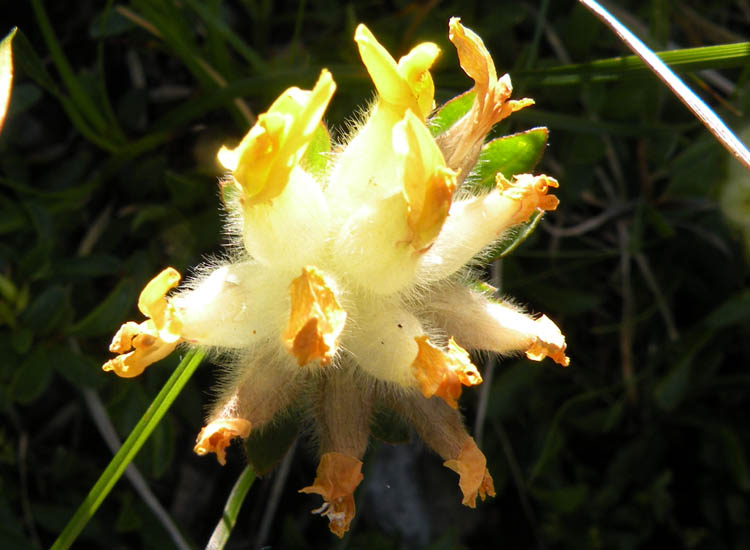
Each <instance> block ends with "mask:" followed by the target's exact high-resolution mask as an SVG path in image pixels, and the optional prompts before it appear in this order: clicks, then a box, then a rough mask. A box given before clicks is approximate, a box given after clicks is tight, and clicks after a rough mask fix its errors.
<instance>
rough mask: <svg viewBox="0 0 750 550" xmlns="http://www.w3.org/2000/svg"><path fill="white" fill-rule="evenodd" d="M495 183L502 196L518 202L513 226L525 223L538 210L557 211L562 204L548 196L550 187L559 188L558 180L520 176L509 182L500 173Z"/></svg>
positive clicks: (543, 176)
mask: <svg viewBox="0 0 750 550" xmlns="http://www.w3.org/2000/svg"><path fill="white" fill-rule="evenodd" d="M495 182H496V184H497V188H498V189H499V190H500V192H501V195H502V196H504V197H507V198H509V199H512V200H515V201H518V211H517V212H516V213H515V215H514V216H513V219H512V220H511V225H515V224H519V223H523V222H525V221H526V220H528V219H529V217H530V216H531V214H533V213H534V212H535V211H537V210H539V211H542V212H544V211H548V210H555V209H556V208H557V205H558V204H559V203H560V200H559V199H558V198H557V197H556V196H554V195H548V194H547V192H548V191H549V188H550V187H558V186H559V185H558V183H557V180H556V179H555V178H551V177H549V176H545V175H544V174H542V175H541V176H532V175H531V174H519V175H517V176H513V181H512V182H509V181H508V180H507V179H505V177H504V176H503V175H502V174H501V173H500V172H498V173H497V175H496V176H495Z"/></svg>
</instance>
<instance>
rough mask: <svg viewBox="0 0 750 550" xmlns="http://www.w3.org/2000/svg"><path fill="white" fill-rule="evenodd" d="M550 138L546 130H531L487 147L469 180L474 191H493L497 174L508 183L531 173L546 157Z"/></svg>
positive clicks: (483, 148) (493, 142) (480, 155)
mask: <svg viewBox="0 0 750 550" xmlns="http://www.w3.org/2000/svg"><path fill="white" fill-rule="evenodd" d="M548 136H549V130H547V128H532V129H531V130H526V131H525V132H520V133H518V134H511V135H509V136H503V137H500V138H497V139H494V140H492V141H490V142H489V143H487V144H485V145H484V147H482V152H481V153H480V154H479V161H478V162H477V165H476V168H475V169H474V170H473V171H472V173H471V176H470V178H471V179H470V181H471V182H472V187H474V188H486V189H491V188H492V187H494V185H495V174H497V173H498V172H500V173H502V174H503V176H505V177H506V178H507V179H510V178H511V177H513V176H515V175H516V174H525V173H529V172H531V171H532V170H533V169H534V167H535V166H536V165H537V163H538V162H539V159H541V158H542V155H543V154H544V149H545V147H546V146H547V138H548Z"/></svg>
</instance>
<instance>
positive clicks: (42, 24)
mask: <svg viewBox="0 0 750 550" xmlns="http://www.w3.org/2000/svg"><path fill="white" fill-rule="evenodd" d="M31 4H32V6H33V8H34V13H35V14H36V19H37V22H38V23H39V28H40V30H41V32H42V35H43V36H44V41H45V42H46V43H47V47H48V48H49V52H50V55H51V56H52V59H53V60H54V62H55V66H56V67H57V70H58V71H59V72H60V77H61V78H62V80H63V82H64V83H65V87H66V88H68V91H69V92H70V95H71V98H72V99H73V102H74V103H75V106H76V107H77V108H78V109H80V111H81V112H82V113H83V114H84V116H85V117H86V119H87V120H88V122H90V123H91V125H92V126H93V127H94V129H95V130H96V131H97V132H98V133H99V134H102V135H107V134H108V131H109V130H111V129H112V128H111V127H110V124H109V123H108V122H107V120H106V118H105V117H104V116H103V115H102V113H101V112H100V111H99V108H98V107H97V106H96V104H95V103H94V101H93V100H92V99H91V97H90V96H89V95H88V93H86V90H84V89H83V86H81V83H80V82H79V80H78V78H77V77H76V75H75V73H74V72H73V69H72V67H71V66H70V63H69V62H68V59H67V57H65V54H64V53H63V50H62V47H61V46H60V42H59V40H58V39H57V36H55V31H54V29H53V28H52V24H51V23H50V20H49V18H48V17H47V12H46V11H45V9H44V5H43V3H42V0H32V3H31Z"/></svg>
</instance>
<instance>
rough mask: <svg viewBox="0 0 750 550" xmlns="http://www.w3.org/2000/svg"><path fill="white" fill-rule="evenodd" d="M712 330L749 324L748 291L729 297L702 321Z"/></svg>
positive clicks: (749, 303)
mask: <svg viewBox="0 0 750 550" xmlns="http://www.w3.org/2000/svg"><path fill="white" fill-rule="evenodd" d="M703 322H704V323H705V324H706V325H707V326H709V327H710V328H713V329H721V328H726V327H729V326H731V325H741V324H744V323H748V322H750V290H745V291H744V292H740V293H739V294H735V295H734V296H731V297H729V299H727V300H726V301H724V303H723V304H721V305H720V306H719V307H718V308H716V309H715V310H714V311H712V312H711V313H710V314H709V315H708V317H706V318H705V319H704V321H703Z"/></svg>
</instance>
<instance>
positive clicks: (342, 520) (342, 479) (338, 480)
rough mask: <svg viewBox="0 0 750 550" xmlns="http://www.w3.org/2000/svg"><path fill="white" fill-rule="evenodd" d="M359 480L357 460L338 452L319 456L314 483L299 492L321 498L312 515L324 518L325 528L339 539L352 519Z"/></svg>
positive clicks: (359, 462)
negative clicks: (322, 501)
mask: <svg viewBox="0 0 750 550" xmlns="http://www.w3.org/2000/svg"><path fill="white" fill-rule="evenodd" d="M362 478H363V476H362V462H361V461H360V460H358V459H356V458H354V457H353V456H349V455H345V454H342V453H325V454H324V455H323V456H321V457H320V464H319V465H318V470H317V472H316V476H315V481H314V482H313V484H312V485H311V486H309V487H305V488H304V489H300V490H299V492H300V493H307V494H310V493H316V494H318V495H320V496H322V497H323V500H325V502H324V503H323V506H321V507H320V508H319V509H317V510H313V513H314V514H315V513H319V514H320V515H322V516H328V520H329V525H328V528H329V529H330V530H331V532H332V533H334V534H336V535H337V536H338V537H339V538H341V537H343V536H344V533H346V532H347V531H348V530H349V524H350V523H351V521H352V519H353V518H354V513H355V511H356V509H355V506H354V490H355V489H356V488H357V486H358V485H359V483H360V482H361V481H362Z"/></svg>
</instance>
